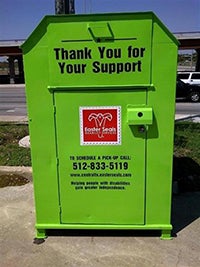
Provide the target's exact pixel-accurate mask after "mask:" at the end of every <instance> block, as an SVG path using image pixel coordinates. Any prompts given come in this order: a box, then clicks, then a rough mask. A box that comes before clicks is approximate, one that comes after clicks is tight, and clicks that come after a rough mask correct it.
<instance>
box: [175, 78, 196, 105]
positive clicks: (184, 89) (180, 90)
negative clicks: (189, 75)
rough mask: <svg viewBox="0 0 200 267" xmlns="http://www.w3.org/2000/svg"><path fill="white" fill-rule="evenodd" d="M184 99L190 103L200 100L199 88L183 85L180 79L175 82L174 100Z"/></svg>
mask: <svg viewBox="0 0 200 267" xmlns="http://www.w3.org/2000/svg"><path fill="white" fill-rule="evenodd" d="M180 97H181V98H186V99H188V100H190V101H191V102H198V101H199V100H200V86H198V85H192V84H188V83H184V82H183V81H181V80H180V79H177V82H176V98H180Z"/></svg>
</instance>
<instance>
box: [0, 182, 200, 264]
mask: <svg viewBox="0 0 200 267" xmlns="http://www.w3.org/2000/svg"><path fill="white" fill-rule="evenodd" d="M0 206H1V208H0V229H1V231H0V259H1V264H0V266H2V267H21V266H23V267H32V266H42V267H46V266H48V267H51V266H52V267H55V266H61V267H62V266H69V267H118V266H119V267H129V266H130V267H151V266H152V267H153V266H154V267H155V266H156V267H175V266H177V267H198V266H200V253H199V252H200V235H199V233H200V218H199V215H200V192H195V193H185V194H182V195H179V196H175V197H174V199H173V212H172V221H173V224H174V228H175V229H174V231H175V234H176V237H174V238H173V240H169V241H166V240H165V241H164V240H160V238H159V237H158V236H152V235H148V234H147V232H131V231H129V232H116V231H115V232H114V233H113V232H109V231H108V232H103V231H101V232H94V231H93V232H89V231H88V232H87V233H85V234H83V233H84V232H80V231H79V232H72V231H65V232H62V233H61V235H60V236H58V234H60V233H59V232H58V233H57V235H55V234H53V233H51V234H50V236H49V237H48V238H47V240H46V241H45V242H44V243H42V244H40V245H36V244H33V238H34V222H35V210H34V201H33V185H32V183H28V184H26V185H24V186H17V187H5V188H1V189H0ZM100 233H101V234H100Z"/></svg>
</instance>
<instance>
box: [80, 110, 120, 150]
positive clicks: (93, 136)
mask: <svg viewBox="0 0 200 267" xmlns="http://www.w3.org/2000/svg"><path fill="white" fill-rule="evenodd" d="M120 115H121V113H120V107H80V125H81V145H120V143H121V141H120V136H121V134H120V130H121V129H120Z"/></svg>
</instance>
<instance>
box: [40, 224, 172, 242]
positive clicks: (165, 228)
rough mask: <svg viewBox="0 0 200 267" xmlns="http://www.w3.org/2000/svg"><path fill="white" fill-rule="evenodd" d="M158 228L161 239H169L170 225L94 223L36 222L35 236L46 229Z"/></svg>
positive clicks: (42, 234)
mask: <svg viewBox="0 0 200 267" xmlns="http://www.w3.org/2000/svg"><path fill="white" fill-rule="evenodd" d="M48 229H51V230H53V229H57V230H64V229H66V230H76V229H77V230H160V231H161V236H160V238H161V239H162V240H171V239H172V237H171V230H172V225H171V224H166V225H157V224H155V225H117V224H116V225H115V224H113V225H103V224H102V225H95V224H91V225H88V224H85V225H84V224H36V238H37V239H44V238H46V237H47V235H46V230H48Z"/></svg>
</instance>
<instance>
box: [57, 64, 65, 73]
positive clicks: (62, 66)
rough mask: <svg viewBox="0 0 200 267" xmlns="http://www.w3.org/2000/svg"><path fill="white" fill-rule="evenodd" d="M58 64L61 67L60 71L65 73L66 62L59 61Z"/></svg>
mask: <svg viewBox="0 0 200 267" xmlns="http://www.w3.org/2000/svg"><path fill="white" fill-rule="evenodd" d="M58 65H59V67H60V73H61V74H63V73H64V67H65V63H64V62H62V63H61V62H58Z"/></svg>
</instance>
